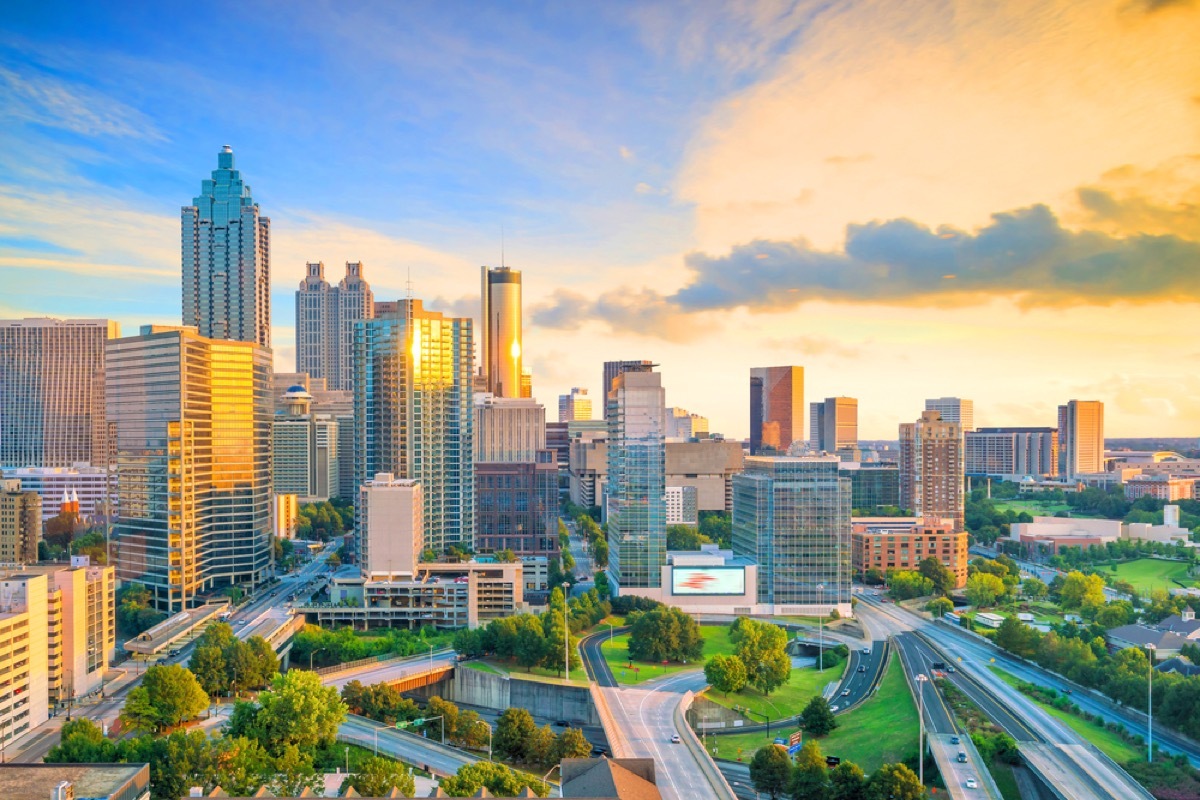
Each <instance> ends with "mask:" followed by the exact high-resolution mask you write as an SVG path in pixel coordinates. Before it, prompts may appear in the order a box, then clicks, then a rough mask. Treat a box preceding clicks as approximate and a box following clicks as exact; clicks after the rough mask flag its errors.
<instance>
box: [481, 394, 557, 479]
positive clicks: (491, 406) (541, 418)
mask: <svg viewBox="0 0 1200 800" xmlns="http://www.w3.org/2000/svg"><path fill="white" fill-rule="evenodd" d="M474 437H475V461H476V462H477V463H479V462H529V463H532V462H533V461H536V460H537V454H538V452H540V451H542V450H545V449H546V409H545V408H543V407H542V406H541V405H539V404H538V402H537V401H536V400H533V399H532V398H500V397H495V396H493V395H490V394H477V395H475V431H474Z"/></svg>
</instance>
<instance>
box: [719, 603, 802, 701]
mask: <svg viewBox="0 0 1200 800" xmlns="http://www.w3.org/2000/svg"><path fill="white" fill-rule="evenodd" d="M734 625H735V626H736V631H731V633H736V636H737V643H736V645H735V647H734V653H735V655H736V656H737V657H738V659H740V660H741V662H742V665H743V666H744V667H745V668H746V680H747V681H748V682H749V683H750V684H752V685H753V686H755V687H756V688H757V689H758V690H759V691H761V692H762V693H763V694H770V693H771V692H772V691H774V690H775V689H778V688H779V687H780V686H782V685H783V684H785V683H787V681H788V678H789V677H791V674H792V659H791V657H790V656H788V654H787V633H785V632H784V630H783V628H780V627H779V626H778V625H772V624H771V623H769V622H761V621H759V620H755V619H750V618H749V617H740V618H739V620H738V621H737V622H735V623H734ZM731 638H733V637H732V636H731Z"/></svg>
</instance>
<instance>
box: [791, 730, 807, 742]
mask: <svg viewBox="0 0 1200 800" xmlns="http://www.w3.org/2000/svg"><path fill="white" fill-rule="evenodd" d="M803 741H804V731H792V735H791V736H789V737H788V744H789V745H793V744H800V743H801V742H803Z"/></svg>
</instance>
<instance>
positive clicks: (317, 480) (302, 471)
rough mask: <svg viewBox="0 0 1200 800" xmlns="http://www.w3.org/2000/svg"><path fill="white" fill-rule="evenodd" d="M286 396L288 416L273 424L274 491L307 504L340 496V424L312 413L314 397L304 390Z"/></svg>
mask: <svg viewBox="0 0 1200 800" xmlns="http://www.w3.org/2000/svg"><path fill="white" fill-rule="evenodd" d="M285 396H286V399H287V401H288V402H287V403H286V405H285V410H284V412H283V413H282V414H276V415H275V417H274V419H273V420H272V421H271V455H272V458H271V475H272V490H273V491H274V492H275V493H276V494H291V495H295V496H296V497H297V498H299V499H300V501H301V502H305V503H312V502H318V501H322V500H328V499H329V498H330V497H336V496H339V493H340V491H341V486H340V477H341V475H340V467H341V461H340V459H339V458H338V455H339V454H338V423H337V422H336V421H335V420H333V419H330V418H329V417H323V416H318V415H315V414H313V413H312V412H311V400H312V396H311V395H309V393H308V392H306V391H304V388H303V387H301V386H293V387H291V388H290V389H288V391H287V392H286V393H285Z"/></svg>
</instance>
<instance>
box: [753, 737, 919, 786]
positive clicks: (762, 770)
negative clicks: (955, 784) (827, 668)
mask: <svg viewBox="0 0 1200 800" xmlns="http://www.w3.org/2000/svg"><path fill="white" fill-rule="evenodd" d="M750 782H751V783H753V784H754V789H755V791H757V792H761V793H763V794H765V795H767V796H768V797H770V798H771V800H780V798H786V797H790V798H792V800H922V798H923V797H924V796H925V787H923V786H922V785H921V781H920V780H919V779H918V778H917V775H916V774H915V773H914V772H913V771H912V770H911V769H909V768H908V767H907V766H905V765H904V764H884V765H883V766H881V767H880V768H879V769H878V770H876V771H875V773H874V774H873V775H871V776H870V777H869V778H868V777H867V776H866V774H864V773H863V771H862V769H861V768H860V767H859V766H858V765H857V764H855V763H854V762H853V761H841V762H840V763H839V764H837V766H835V767H832V768H831V767H830V766H829V764H828V762H827V760H826V758H825V755H824V753H822V752H821V746H820V744H818V743H817V742H816V740H814V739H809V740H808V741H807V742H805V743H804V746H803V747H802V748H801V749H800V752H799V753H797V754H796V760H795V762H794V763H793V761H792V759H791V758H789V757H788V753H787V749H786V748H784V747H781V746H779V745H774V744H771V745H767V746H766V747H761V748H759V749H758V750H757V751H756V752H755V753H754V758H752V759H751V761H750Z"/></svg>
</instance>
